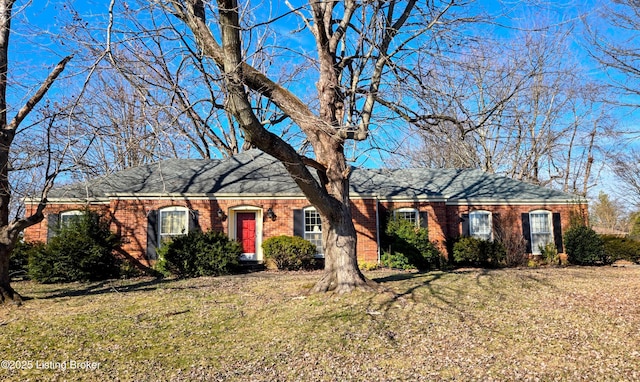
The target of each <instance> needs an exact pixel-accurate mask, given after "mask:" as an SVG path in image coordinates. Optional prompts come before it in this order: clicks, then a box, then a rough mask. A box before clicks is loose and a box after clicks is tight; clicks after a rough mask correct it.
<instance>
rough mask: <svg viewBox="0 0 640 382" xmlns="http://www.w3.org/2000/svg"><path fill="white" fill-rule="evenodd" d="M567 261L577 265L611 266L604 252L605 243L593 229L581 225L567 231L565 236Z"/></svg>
mask: <svg viewBox="0 0 640 382" xmlns="http://www.w3.org/2000/svg"><path fill="white" fill-rule="evenodd" d="M564 246H565V251H566V252H567V260H569V262H570V263H571V264H577V265H604V264H610V263H611V259H609V258H608V257H607V255H606V254H605V251H604V242H603V241H602V239H601V238H600V236H598V234H597V233H596V232H595V231H594V230H593V229H591V228H589V227H586V226H583V225H579V226H573V227H571V228H569V229H568V230H567V232H566V233H565V235H564Z"/></svg>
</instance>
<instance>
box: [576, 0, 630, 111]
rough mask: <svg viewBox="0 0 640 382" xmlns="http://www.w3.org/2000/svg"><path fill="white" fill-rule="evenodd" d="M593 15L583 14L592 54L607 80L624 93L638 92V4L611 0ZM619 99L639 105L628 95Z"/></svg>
mask: <svg viewBox="0 0 640 382" xmlns="http://www.w3.org/2000/svg"><path fill="white" fill-rule="evenodd" d="M593 17H594V18H593V19H591V18H585V26H586V28H587V31H588V37H589V40H590V43H591V48H592V49H591V53H592V56H593V57H594V58H595V59H596V60H598V62H599V63H600V64H602V65H603V67H604V68H605V69H606V70H607V73H608V75H609V83H610V84H611V85H613V86H614V87H615V88H617V89H618V90H620V91H621V92H622V94H623V95H636V96H637V95H640V45H639V44H638V39H640V4H638V1H636V0H611V1H608V2H605V3H604V6H602V7H601V9H600V11H599V12H598V13H597V14H596V15H594V16H593ZM596 19H597V20H596ZM603 21H604V22H603ZM618 103H619V104H623V105H625V104H627V105H632V106H636V107H637V106H638V103H637V102H634V101H632V100H628V99H621V100H620V101H619V102H618Z"/></svg>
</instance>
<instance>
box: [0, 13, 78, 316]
mask: <svg viewBox="0 0 640 382" xmlns="http://www.w3.org/2000/svg"><path fill="white" fill-rule="evenodd" d="M14 4H15V0H1V1H0V302H7V301H14V302H16V303H20V302H21V300H22V299H21V297H20V295H19V294H18V293H17V292H15V291H14V290H13V288H12V287H11V283H10V282H11V280H10V275H9V256H10V255H11V251H12V250H13V248H14V246H15V244H16V242H17V241H18V238H19V234H20V233H21V232H22V231H23V230H24V229H25V228H26V227H29V226H31V225H33V224H36V223H38V222H40V221H42V219H43V218H44V215H43V210H44V208H45V206H46V194H47V191H48V189H49V188H50V187H51V186H52V181H53V178H54V176H55V171H47V174H46V175H47V179H46V181H45V187H44V190H43V192H42V198H41V200H40V203H39V204H38V207H37V209H36V210H35V213H34V214H32V215H30V216H25V217H22V218H17V219H15V220H10V205H11V199H12V190H11V185H10V181H9V173H10V169H11V168H10V166H11V164H12V158H13V157H14V155H18V156H19V155H20V148H19V149H18V150H16V147H15V146H14V139H15V137H16V134H17V132H18V129H19V127H20V125H21V123H22V122H23V121H24V120H25V118H26V117H27V116H28V115H29V114H30V113H31V112H32V111H33V110H34V107H35V106H36V105H37V104H38V103H39V102H40V101H41V100H42V98H43V97H44V96H45V94H46V93H47V91H48V90H49V88H50V87H51V86H52V85H53V83H54V82H55V80H56V78H57V77H58V76H59V75H60V73H62V71H63V70H64V69H65V66H66V64H67V63H68V62H69V60H71V57H70V56H68V57H65V58H63V59H62V60H61V61H60V62H59V63H58V64H57V65H56V66H55V67H54V68H53V70H52V71H51V73H50V74H49V75H48V76H47V77H46V78H45V79H44V80H43V81H42V83H41V84H40V86H39V87H38V88H37V90H36V91H35V92H34V93H33V94H31V96H30V97H29V98H28V100H27V101H26V102H25V103H24V105H22V107H20V108H19V109H18V110H17V112H16V113H15V114H14V115H13V116H12V117H11V118H9V116H8V115H7V110H8V101H7V89H8V88H7V86H8V82H9V80H10V79H9V57H8V52H9V46H10V44H9V37H10V36H11V31H12V26H11V22H12V20H13V6H14ZM16 152H17V153H16ZM45 158H46V157H45ZM45 160H46V159H45ZM52 170H53V169H52Z"/></svg>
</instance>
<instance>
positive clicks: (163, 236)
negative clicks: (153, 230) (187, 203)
mask: <svg viewBox="0 0 640 382" xmlns="http://www.w3.org/2000/svg"><path fill="white" fill-rule="evenodd" d="M175 212H182V213H184V227H183V229H181V230H180V231H181V232H163V231H162V223H163V221H164V216H165V214H167V213H175ZM188 233H189V209H188V208H186V207H180V206H172V207H165V208H161V209H160V210H158V243H159V244H160V246H162V244H163V243H165V242H166V241H168V240H171V238H174V237H178V236H183V235H186V234H188Z"/></svg>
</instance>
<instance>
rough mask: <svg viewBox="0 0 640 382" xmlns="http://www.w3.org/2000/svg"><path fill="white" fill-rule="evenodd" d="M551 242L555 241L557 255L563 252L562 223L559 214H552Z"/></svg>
mask: <svg viewBox="0 0 640 382" xmlns="http://www.w3.org/2000/svg"><path fill="white" fill-rule="evenodd" d="M553 241H555V244H556V249H557V250H558V253H561V252H564V247H563V246H562V221H561V219H560V213H559V212H554V213H553Z"/></svg>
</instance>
